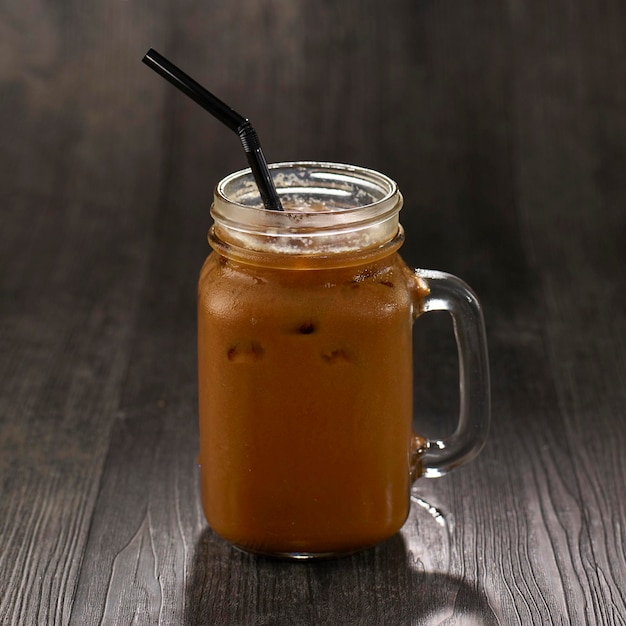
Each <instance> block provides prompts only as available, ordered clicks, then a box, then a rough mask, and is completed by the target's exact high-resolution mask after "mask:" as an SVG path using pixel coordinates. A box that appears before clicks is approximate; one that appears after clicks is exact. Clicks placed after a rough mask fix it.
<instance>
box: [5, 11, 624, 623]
mask: <svg viewBox="0 0 626 626" xmlns="http://www.w3.org/2000/svg"><path fill="white" fill-rule="evenodd" d="M150 46H153V47H155V48H156V49H158V50H159V51H161V52H163V53H164V54H165V55H166V56H168V57H170V58H172V60H173V61H175V62H176V63H177V64H179V65H180V66H181V67H183V68H185V69H186V70H187V71H188V72H189V73H190V74H192V75H194V76H196V77H198V79H199V80H200V81H201V82H204V83H206V84H207V86H208V87H210V88H211V89H212V90H214V91H215V92H216V93H218V94H219V95H220V96H221V97H223V98H224V99H225V100H226V101H227V102H229V103H232V105H233V106H234V107H235V108H237V109H238V110H241V111H242V112H243V113H244V114H245V115H248V116H250V118H251V119H252V120H253V122H254V124H255V126H256V127H257V129H258V131H259V134H260V136H261V140H262V142H263V145H264V149H265V152H266V155H267V156H268V158H269V159H270V160H289V159H320V160H334V161H346V162H352V163H356V164H359V165H364V166H369V167H373V168H376V169H379V170H381V171H383V172H385V173H386V174H388V175H390V176H392V177H394V178H395V179H396V180H397V181H398V183H399V185H400V188H401V189H402V191H403V194H404V196H405V208H404V209H403V213H402V221H403V224H404V225H405V228H406V231H407V243H406V244H405V246H404V249H403V256H404V257H405V259H406V260H407V262H409V263H410V264H412V265H414V266H419V267H432V268H437V269H442V270H446V271H451V272H453V273H456V274H458V275H460V276H461V277H463V278H465V279H466V280H467V281H468V282H469V283H470V284H471V285H472V286H473V287H474V288H475V290H476V291H477V292H478V294H479V296H480V298H481V301H482V302H483V305H484V308H485V316H486V321H487V329H488V339H489V345H490V354H491V364H492V375H493V381H492V382H493V427H492V430H491V434H490V439H489V442H488V444H487V446H486V448H485V450H484V451H483V452H482V454H481V456H480V457H479V458H478V459H477V460H476V461H474V462H473V463H472V464H471V465H469V466H467V467H466V468H463V469H462V470H459V471H457V472H453V473H452V474H450V475H449V476H446V477H444V478H442V479H438V480H436V481H420V482H418V483H417V485H416V487H415V489H414V502H413V509H412V513H411V516H410V518H409V520H408V522H407V524H406V525H405V527H404V528H403V530H402V532H401V533H400V534H399V535H398V536H396V537H394V538H393V539H392V540H390V541H388V542H386V543H385V544H382V545H381V546H378V547H377V548H375V549H373V550H370V551H367V552H364V553H362V554H359V555H355V556H353V557H349V558H346V559H342V560H339V561H330V562H324V563H314V564H303V563H285V562H276V561H271V560H268V559H262V558H258V557H253V556H249V555H244V554H241V553H239V552H237V551H235V550H233V549H231V548H229V547H228V546H227V545H225V544H224V543H223V542H222V541H221V540H220V539H219V538H217V537H216V536H215V535H214V534H213V533H212V532H211V530H210V529H208V528H207V526H206V523H205V522H204V519H203V515H202V512H201V510H200V505H199V500H198V485H197V472H196V468H195V457H196V453H197V433H196V381H195V281H196V277H197V273H198V270H199V268H200V265H201V263H202V259H203V257H204V256H205V255H206V254H207V252H208V246H207V244H206V240H205V235H206V231H207V229H208V226H209V217H208V207H209V203H210V196H211V192H212V187H213V185H214V184H215V182H216V181H217V180H219V179H220V178H221V177H222V176H223V175H225V174H226V173H229V172H231V171H234V170H236V169H239V168H241V167H244V166H245V161H244V158H243V155H242V153H241V149H240V147H239V146H238V144H237V142H236V139H235V138H234V137H233V136H232V134H230V133H228V131H226V130H224V129H223V128H222V127H220V126H219V124H218V123H217V122H216V121H215V120H213V119H212V118H211V117H210V116H208V115H207V114H206V113H204V112H203V111H201V110H200V109H199V108H198V107H197V106H196V105H195V104H193V103H191V102H189V101H187V100H186V99H185V98H184V97H182V96H181V95H180V94H178V93H176V92H175V91H174V90H173V89H172V88H171V87H170V86H169V85H167V84H165V83H164V81H162V79H160V78H158V77H157V76H156V75H153V74H152V73H151V72H149V70H148V69H146V68H145V67H144V66H143V65H142V64H141V63H140V59H141V56H142V55H143V53H144V52H145V51H146V50H147V49H148V48H149V47H150ZM624 59H626V8H625V5H624V4H623V3H621V2H619V0H600V1H599V2H594V3H583V2H582V1H579V0H575V1H573V2H564V1H562V0H556V1H555V2H550V3H541V2H538V1H529V0H509V2H506V3H501V2H495V1H494V0H486V1H485V0H483V1H482V2H477V1H473V0H470V1H465V2H463V1H461V0H439V1H437V2H433V1H430V0H422V1H420V2H417V3H414V2H409V1H408V0H390V1H388V2H385V3H375V2H369V1H366V2H360V3H357V2H354V1H349V2H335V3H331V2H311V1H308V0H302V1H301V2H292V1H290V2H288V1H287V0H271V1H269V2H264V3H259V2H255V1H254V0H241V2H239V3H237V5H236V6H235V5H233V4H232V3H228V2H225V1H223V0H214V1H213V2H211V3H210V4H207V3H201V2H198V1H197V0H186V1H185V2H183V3H173V2H170V1H169V0H157V1H152V2H147V1H146V0H136V1H133V2H121V1H120V2H116V3H99V4H94V3H88V4H85V3H79V2H75V1H73V0H70V1H68V2H63V3H61V4H58V6H57V5H54V6H53V5H52V4H51V3H46V2H43V1H42V0H23V1H20V2H17V1H16V0H9V2H5V3H4V4H3V5H2V7H1V8H0V137H2V138H3V139H2V141H0V202H1V203H2V204H1V206H2V227H1V228H0V233H1V234H0V236H1V241H2V246H1V247H0V289H1V291H0V295H1V300H0V312H1V318H0V319H1V325H0V381H1V382H0V389H1V390H2V391H1V395H0V624H3V625H4V624H16V625H19V626H22V625H30V624H37V625H40V624H55V625H57V624H77V625H78V624H80V625H86V626H89V625H92V624H93V625H96V624H105V625H106V624H150V625H153V624H162V625H167V624H187V625H200V624H220V625H221V624H233V625H237V624H241V625H248V624H251V625H257V624H258V625H262V624H272V625H275V624H279V625H280V624H289V625H292V624H303V625H304V624H315V625H318V624H319V625H323V624H329V625H330V624H338V623H341V624H355V625H360V624H362V625H368V626H369V625H374V624H460V623H472V624H473V623H480V624H487V625H491V624H502V625H505V624H506V625H507V626H508V625H516V624H519V625H524V626H526V625H527V624H559V625H560V624H563V625H565V624H574V625H578V624H603V625H604V624H606V625H611V626H613V625H619V624H625V623H626V592H625V591H624V590H625V589H626V548H625V544H626V538H625V534H624V532H625V531H624V529H625V528H626V461H625V460H624V458H625V457H624V455H623V453H622V451H623V450H624V448H625V447H626V426H625V422H624V406H626V298H625V296H624V293H625V287H626V281H625V279H624V268H625V267H626V213H625V212H624V206H625V204H626V177H625V176H624V171H626V148H625V146H626V113H625V112H626V64H625V63H624ZM415 342H416V348H417V352H418V353H419V354H424V355H427V358H420V359H418V360H416V363H415V370H416V399H417V401H416V405H417V406H418V407H419V410H418V412H417V415H416V428H418V429H419V430H421V431H425V432H428V433H429V434H430V433H432V434H434V433H436V432H437V433H442V431H445V430H446V429H449V428H450V427H451V425H452V423H453V419H450V418H449V417H448V418H445V417H443V418H442V414H445V413H448V414H451V413H453V412H454V410H455V407H456V404H457V400H456V397H455V393H454V386H455V384H456V381H455V377H456V375H457V371H456V367H457V366H456V355H455V348H454V344H453V340H452V333H451V328H450V324H449V321H448V319H447V318H446V317H445V316H444V317H440V316H438V315H432V314H431V316H425V317H424V318H423V319H420V320H419V321H418V323H417V324H416V337H415ZM442 434H445V433H442Z"/></svg>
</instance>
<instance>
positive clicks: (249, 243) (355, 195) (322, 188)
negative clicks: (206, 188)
mask: <svg viewBox="0 0 626 626" xmlns="http://www.w3.org/2000/svg"><path fill="white" fill-rule="evenodd" d="M269 168H270V172H271V173H272V178H273V179H274V182H275V184H276V189H277V192H278V195H279V197H280V198H281V201H282V202H283V206H284V208H285V209H286V210H284V211H275V210H268V209H266V208H264V207H263V204H262V202H261V198H260V194H259V191H258V188H257V186H256V183H255V181H254V178H253V176H252V172H251V170H250V169H246V170H240V171H238V172H235V173H233V174H230V175H228V176H226V177H225V178H224V179H222V180H221V181H220V182H219V183H218V184H217V186H216V188H215V196H214V200H213V205H212V206H211V216H212V217H213V220H214V222H215V223H214V227H213V229H212V232H213V234H214V236H215V238H216V240H220V241H223V242H224V243H227V244H230V245H231V246H237V247H239V248H242V249H248V250H256V251H259V252H270V253H272V254H289V255H298V256H302V255H307V256H308V255H325V254H339V253H342V252H351V253H354V252H358V251H363V250H366V249H372V248H377V247H379V246H381V245H383V244H385V243H386V242H388V241H390V240H392V239H393V238H394V237H395V236H396V234H397V233H398V227H399V222H398V213H399V211H400V209H401V208H402V203H403V198H402V194H401V193H400V191H399V190H398V186H397V184H396V183H395V181H393V180H392V179H391V178H389V177H388V176H386V175H384V174H381V173H380V172H377V171H375V170H372V169H368V168H364V167H360V166H355V165H345V164H342V163H329V162H321V161H286V162H284V163H274V164H271V165H270V166H269Z"/></svg>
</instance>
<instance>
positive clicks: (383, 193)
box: [214, 161, 398, 215]
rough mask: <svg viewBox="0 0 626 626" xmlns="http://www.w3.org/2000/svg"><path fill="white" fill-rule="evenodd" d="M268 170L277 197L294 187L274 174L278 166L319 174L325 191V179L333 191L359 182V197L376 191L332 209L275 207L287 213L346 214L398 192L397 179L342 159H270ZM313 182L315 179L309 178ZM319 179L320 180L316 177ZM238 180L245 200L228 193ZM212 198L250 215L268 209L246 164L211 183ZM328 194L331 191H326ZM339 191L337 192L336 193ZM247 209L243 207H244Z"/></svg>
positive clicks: (377, 203)
mask: <svg viewBox="0 0 626 626" xmlns="http://www.w3.org/2000/svg"><path fill="white" fill-rule="evenodd" d="M268 169H269V170H270V173H272V174H273V176H272V178H273V180H274V183H275V185H276V191H277V192H278V194H279V197H280V196H281V195H282V196H285V195H288V194H293V193H294V187H292V186H289V185H288V184H287V185H286V184H285V183H286V182H287V183H288V182H289V177H285V178H282V177H281V176H280V175H278V176H277V175H276V173H277V172H279V171H280V170H285V171H295V172H297V171H304V170H306V171H307V172H308V173H309V176H310V178H312V179H315V178H316V177H319V178H320V179H321V178H322V177H323V179H324V183H325V185H326V187H325V189H326V190H327V191H329V186H328V185H329V183H330V182H335V183H336V187H335V188H334V189H336V190H337V191H341V190H342V188H344V189H345V187H346V186H347V185H353V186H357V185H358V186H359V187H360V188H361V191H363V192H364V193H363V194H362V196H363V197H367V193H366V192H367V191H368V190H369V192H370V193H371V194H374V191H377V194H376V197H374V195H372V197H371V198H370V201H369V202H365V201H364V202H362V203H359V204H357V205H355V206H351V207H335V208H333V209H325V210H320V209H319V208H316V209H314V210H306V209H305V208H304V207H292V208H289V207H286V208H285V210H284V211H277V212H275V213H276V214H278V215H280V214H283V215H284V214H291V213H295V214H298V215H309V214H312V215H329V214H332V215H337V213H342V214H347V213H348V214H349V213H352V212H362V211H364V210H366V209H369V208H370V207H373V206H380V205H381V204H386V203H388V202H389V201H391V200H393V198H394V197H395V196H396V195H397V194H398V185H397V183H396V182H395V181H394V180H393V179H391V178H389V176H386V175H385V174H382V173H380V172H378V171H376V170H374V169H370V168H367V167H362V166H358V165H348V164H345V163H337V162H332V161H282V162H279V163H270V164H269V165H268ZM313 182H316V181H315V180H313ZM320 182H321V181H320ZM235 184H238V185H239V186H240V193H241V188H242V187H243V193H244V194H245V195H244V196H243V198H244V199H245V201H238V200H237V199H235V198H233V194H232V192H230V193H229V188H231V187H232V186H234V185H235ZM306 189H307V190H311V189H313V185H310V186H307V187H306ZM214 195H215V198H214V199H215V200H218V201H221V202H224V203H227V204H228V205H231V206H236V207H240V208H242V209H246V210H248V209H249V210H250V215H254V214H256V213H262V214H263V215H266V214H267V213H268V210H267V209H265V207H264V206H263V204H262V201H261V196H260V194H259V192H258V188H257V186H256V183H255V181H254V178H253V176H252V171H251V169H250V168H246V169H242V170H239V171H237V172H233V173H232V174H229V175H228V176H225V177H224V178H223V179H222V180H221V181H220V182H219V183H217V185H216V187H215V194H214ZM328 195H329V198H330V197H331V196H332V193H329V194H328ZM338 195H341V194H338ZM246 212H247V211H246Z"/></svg>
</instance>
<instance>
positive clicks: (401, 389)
mask: <svg viewBox="0 0 626 626" xmlns="http://www.w3.org/2000/svg"><path fill="white" fill-rule="evenodd" d="M343 260H344V262H346V263H350V264H351V265H350V266H348V267H340V268H333V269H323V268H315V269H311V268H309V267H307V265H306V264H302V262H301V261H300V264H299V266H298V267H294V268H289V269H276V268H272V267H258V266H257V267H255V266H249V265H245V264H241V263H237V262H231V261H229V260H228V259H227V258H225V257H222V256H220V255H219V254H217V253H213V254H212V255H211V256H210V257H209V258H208V259H207V261H206V263H205V265H204V267H203V269H202V273H201V277H200V287H199V309H198V315H199V326H198V328H199V335H198V343H199V346H200V348H199V367H200V381H201V385H200V407H201V408H200V436H201V456H200V464H201V466H202V477H203V481H202V497H203V503H204V507H205V511H206V514H207V518H208V519H209V521H210V523H211V526H212V527H213V529H214V530H215V531H216V532H217V533H219V534H220V535H222V536H223V537H224V538H226V539H228V540H229V541H231V542H232V543H234V544H236V545H238V546H241V547H243V548H246V549H249V550H253V551H260V552H267V553H276V552H303V553H328V552H346V551H352V550H354V549H357V548H359V547H364V546H369V545H373V544H375V543H377V542H379V541H381V540H382V539H385V538H387V537H390V536H391V535H393V534H394V533H395V532H396V531H397V530H398V529H399V528H400V527H401V526H402V524H403V523H404V521H405V519H406V516H407V514H408V507H409V499H408V497H407V494H408V491H409V487H410V475H411V467H410V464H411V459H410V442H411V436H412V432H411V422H412V375H411V371H412V369H411V368H412V365H411V325H412V315H413V311H414V310H415V301H414V300H412V298H411V294H412V293H414V294H417V282H416V279H415V276H414V274H413V273H412V272H410V271H409V270H408V269H407V268H406V266H405V265H404V263H403V262H402V260H401V259H400V257H399V256H398V255H397V254H396V253H393V252H392V253H391V254H390V255H387V256H386V257H384V258H382V259H378V260H376V261H372V262H369V263H367V264H360V263H359V259H358V256H354V255H351V256H348V257H344V259H343ZM352 264H355V265H352ZM407 287H409V288H408V289H407ZM411 287H414V288H411ZM203 383H204V384H203Z"/></svg>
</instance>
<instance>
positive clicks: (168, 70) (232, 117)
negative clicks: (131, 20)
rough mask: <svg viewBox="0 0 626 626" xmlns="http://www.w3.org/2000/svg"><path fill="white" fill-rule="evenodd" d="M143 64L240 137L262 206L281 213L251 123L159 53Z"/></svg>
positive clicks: (148, 54) (148, 56)
mask: <svg viewBox="0 0 626 626" xmlns="http://www.w3.org/2000/svg"><path fill="white" fill-rule="evenodd" d="M142 61H143V62H144V63H145V64H146V65H147V66H148V67H149V68H151V69H153V70H154V71H155V72H156V73H157V74H160V75H161V76H162V77H163V78H165V79H166V80H168V81H169V82H170V83H172V85H174V87H177V88H178V89H180V91H182V92H183V93H184V94H185V95H187V96H189V97H190V98H191V99H192V100H193V101H194V102H196V103H198V104H199V105H200V106H201V107H202V108H203V109H206V110H207V111H208V112H209V113H211V115H213V116H215V117H216V118H217V119H218V120H219V121H220V122H222V123H223V124H225V125H226V126H228V128H230V129H231V130H233V131H235V132H236V133H237V135H239V139H240V141H241V144H242V145H243V149H244V150H245V153H246V158H247V159H248V164H249V165H250V169H251V170H252V175H253V176H254V180H255V181H256V184H257V187H258V188H259V193H260V194H261V199H262V200H263V206H264V207H265V208H266V209H270V210H273V211H282V210H283V207H282V204H281V203H280V199H279V197H278V193H277V192H276V187H275V186H274V181H273V180H272V177H271V176H270V173H269V170H268V168H267V161H266V160H265V157H264V156H263V151H262V150H261V144H260V143H259V138H258V137H257V134H256V131H255V130H254V128H253V127H252V124H251V123H250V121H249V120H248V119H246V118H245V117H243V115H240V114H239V113H237V112H236V111H234V110H233V109H231V108H230V107H229V106H228V105H227V104H225V103H224V102H222V101H221V100H220V99H219V98H217V97H216V96H214V95H213V94H212V93H211V92H210V91H207V90H206V89H205V88H204V87H203V86H202V85H200V84H199V83H197V82H196V81H195V80H194V79H193V78H191V77H190V76H188V75H187V74H185V72H183V71H182V70H181V69H180V68H178V67H176V66H175V65H174V64H173V63H171V62H170V61H168V60H167V59H166V58H165V57H164V56H162V55H160V54H159V53H158V52H157V51H156V50H153V49H152V48H150V50H148V52H146V54H145V56H144V57H143V59H142Z"/></svg>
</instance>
